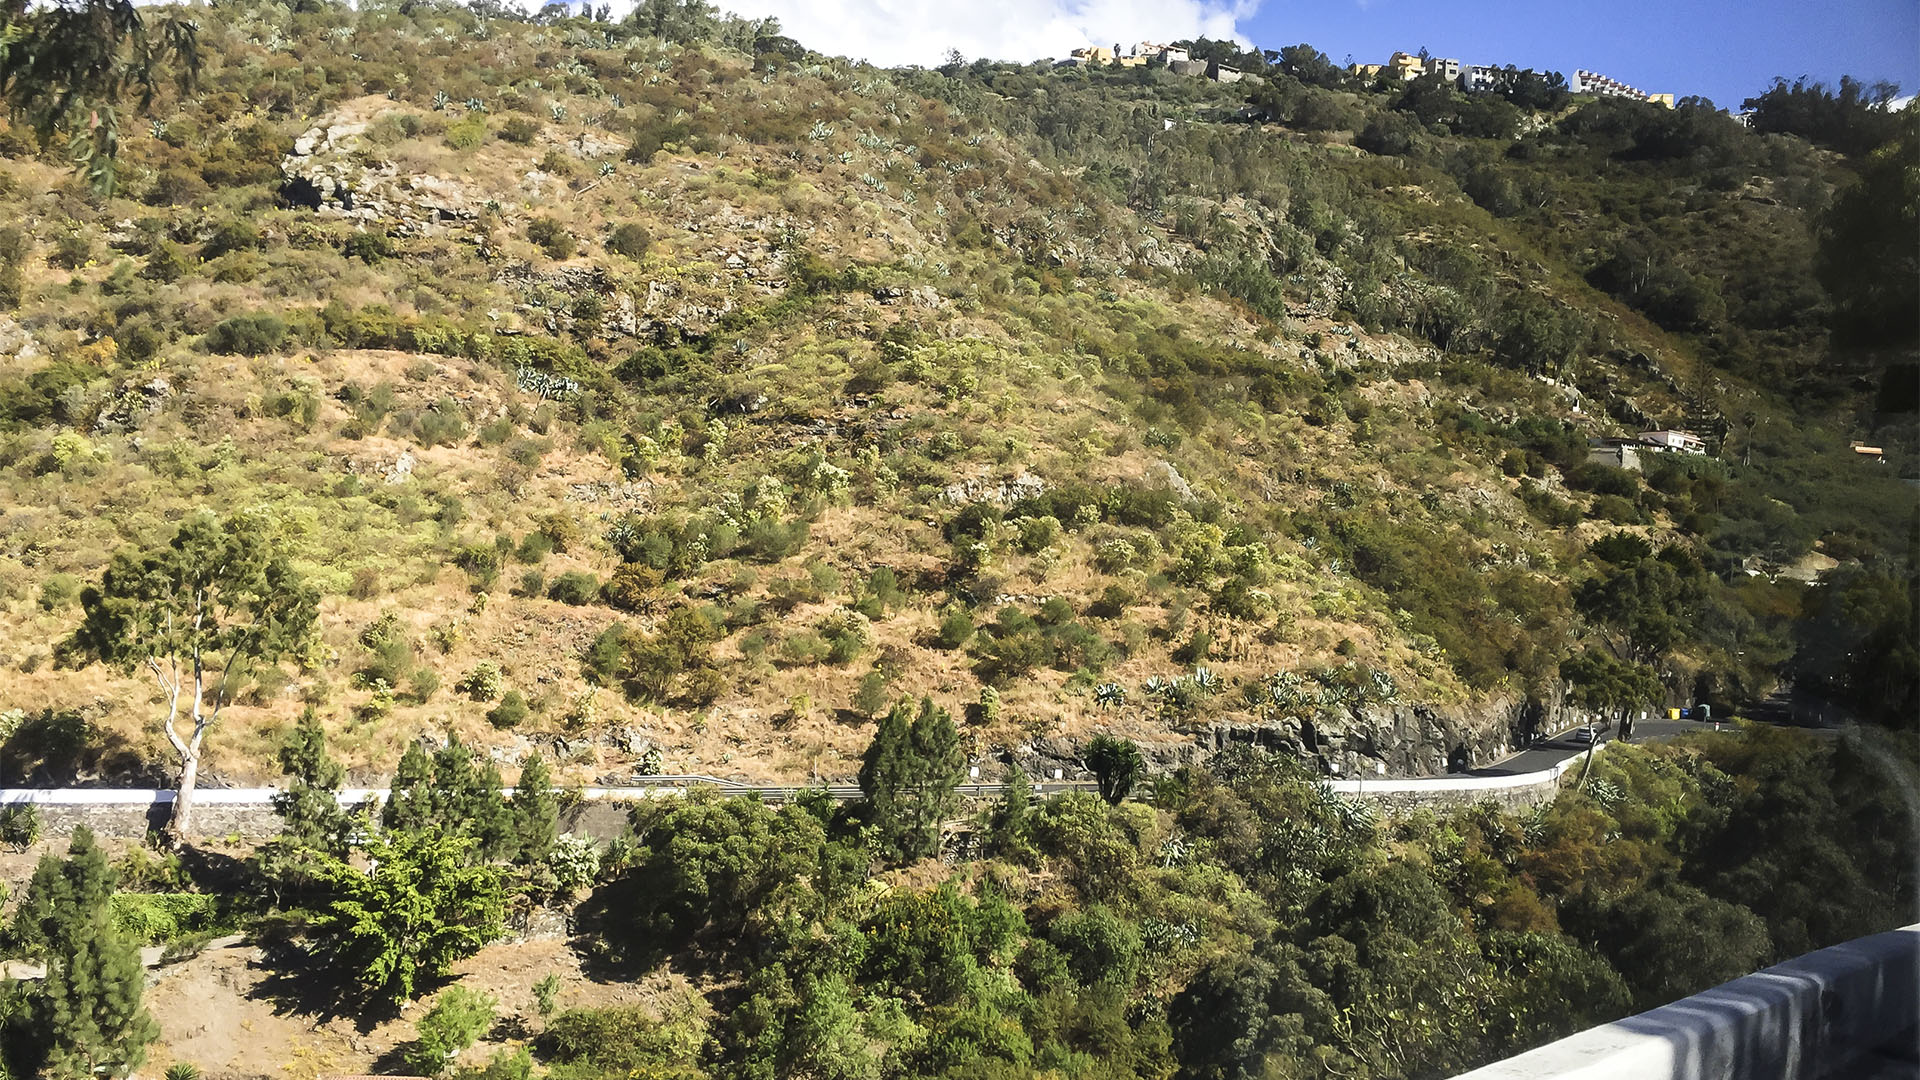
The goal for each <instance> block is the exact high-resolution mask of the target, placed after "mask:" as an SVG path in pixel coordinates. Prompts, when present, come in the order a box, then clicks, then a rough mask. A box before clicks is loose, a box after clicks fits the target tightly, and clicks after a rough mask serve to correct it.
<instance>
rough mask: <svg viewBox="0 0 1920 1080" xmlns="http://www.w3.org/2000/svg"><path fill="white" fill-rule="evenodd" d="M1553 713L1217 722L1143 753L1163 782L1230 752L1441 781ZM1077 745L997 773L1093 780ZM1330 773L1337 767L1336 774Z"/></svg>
mask: <svg viewBox="0 0 1920 1080" xmlns="http://www.w3.org/2000/svg"><path fill="white" fill-rule="evenodd" d="M1572 722H1573V718H1572V715H1571V714H1570V713H1567V712H1566V710H1565V709H1564V707H1563V706H1561V705H1559V704H1557V703H1550V704H1542V703H1539V702H1530V701H1526V700H1524V699H1518V698H1508V697H1498V698H1493V699H1490V700H1488V701H1484V702H1480V703H1478V704H1473V705H1463V706H1447V707H1440V706H1433V705H1391V706H1363V707H1358V708H1348V709H1325V710H1321V711H1320V712H1318V713H1316V714H1315V715H1313V716H1312V717H1295V718H1288V719H1282V720H1251V719H1249V720H1222V721H1218V722H1216V723H1213V724H1210V725H1208V726H1207V727H1206V728H1205V729H1204V730H1202V731H1200V732H1198V733H1196V734H1194V735H1193V736H1192V737H1191V739H1190V740H1186V741H1181V740H1177V739H1169V740H1165V741H1162V742H1157V743H1145V742H1143V743H1141V744H1140V751H1141V754H1142V755H1143V756H1144V757H1145V758H1146V762H1147V771H1148V772H1150V773H1166V772H1171V771H1173V770H1175V769H1177V768H1179V767H1180V766H1182V765H1190V764H1194V763H1196V762H1199V761H1201V760H1203V759H1205V758H1206V757H1207V756H1209V755H1211V754H1215V753H1219V752H1220V751H1222V750H1226V749H1228V748H1230V747H1234V746H1250V747H1254V748H1257V749H1262V750H1266V751H1268V752H1270V753H1276V754H1286V755H1289V756H1292V757H1296V758H1299V759H1300V760H1301V761H1303V762H1305V763H1306V764H1307V765H1308V766H1309V767H1310V768H1311V769H1312V770H1313V771H1314V772H1315V773H1317V774H1319V775H1322V776H1333V775H1340V776H1347V777H1355V776H1365V777H1371V776H1374V775H1376V774H1377V772H1378V767H1379V766H1381V765H1384V766H1386V775H1388V776H1392V777H1400V778H1405V777H1421V776H1442V775H1445V774H1447V773H1454V772H1463V771H1466V770H1468V769H1477V768H1481V767H1483V766H1486V765H1489V764H1492V763H1493V762H1495V761H1498V760H1500V759H1501V758H1503V757H1505V756H1506V755H1507V754H1508V753H1510V752H1511V751H1512V750H1514V749H1515V748H1516V747H1518V746H1520V745H1522V744H1524V742H1525V741H1526V740H1527V738H1528V737H1529V735H1531V734H1532V733H1534V732H1542V733H1544V732H1549V731H1554V730H1557V729H1559V728H1560V727H1563V726H1565V725H1566V724H1569V723H1572ZM1084 750H1085V746H1084V743H1083V742H1081V741H1080V740H1074V739H1066V738H1049V739H1036V740H1034V741H1033V742H1031V743H1028V744H1026V745H1023V746H1016V747H1012V748H1009V749H1005V750H1003V751H1001V752H1000V753H999V754H998V755H997V756H998V757H999V759H1000V761H1001V763H1002V764H1004V765H1007V766H1017V767H1019V768H1021V769H1023V770H1025V771H1026V772H1027V774H1028V775H1029V776H1033V777H1037V778H1040V779H1043V780H1044V779H1052V778H1053V777H1054V774H1055V773H1056V772H1058V773H1059V774H1060V778H1061V779H1065V780H1084V779H1087V778H1088V777H1089V776H1091V773H1089V772H1088V770H1087V767H1086V763H1085V757H1084ZM1336 766H1337V767H1338V768H1337V769H1336Z"/></svg>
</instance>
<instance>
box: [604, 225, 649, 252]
mask: <svg viewBox="0 0 1920 1080" xmlns="http://www.w3.org/2000/svg"><path fill="white" fill-rule="evenodd" d="M652 246H653V234H652V233H650V232H648V231H647V230H646V229H645V228H643V227H641V226H640V225H637V224H635V223H633V222H631V221H627V222H622V223H621V224H619V225H616V226H614V230H613V232H612V233H611V234H609V235H608V236H607V250H608V251H611V252H613V253H614V254H615V255H625V256H626V257H627V258H629V259H638V258H640V257H641V256H643V255H645V254H646V253H647V249H648V248H650V247H652Z"/></svg>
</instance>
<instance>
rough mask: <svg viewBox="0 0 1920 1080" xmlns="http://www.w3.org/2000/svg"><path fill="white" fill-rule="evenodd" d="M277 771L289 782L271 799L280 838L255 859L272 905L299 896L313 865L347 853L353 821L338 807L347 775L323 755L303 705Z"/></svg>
mask: <svg viewBox="0 0 1920 1080" xmlns="http://www.w3.org/2000/svg"><path fill="white" fill-rule="evenodd" d="M280 767H281V768H282V769H284V770H285V771H286V773H287V775H288V776H289V777H290V778H291V780H290V782H289V783H288V784H287V789H286V790H285V791H282V792H280V793H279V794H277V795H275V796H274V797H273V812H274V813H275V814H278V815H279V816H280V820H281V830H280V835H279V836H277V837H275V838H274V839H273V840H272V841H271V842H269V843H267V844H266V845H265V846H263V847H262V848H261V849H260V851H259V853H258V855H257V856H256V857H255V865H256V866H257V867H258V868H259V871H260V874H261V876H262V877H263V878H265V879H266V880H267V881H268V882H270V883H272V885H273V887H274V891H275V893H276V902H277V901H278V900H279V899H280V898H281V897H282V896H283V895H284V894H285V893H286V892H289V891H292V892H300V891H304V890H305V889H307V888H309V887H310V886H311V885H312V881H313V870H314V864H315V860H316V859H317V858H318V857H319V856H322V855H326V856H332V857H335V858H338V857H341V856H344V855H345V854H346V853H347V833H348V830H349V828H350V827H351V826H352V817H351V815H349V814H348V812H347V810H346V808H345V807H343V806H341V805H340V797H339V795H340V785H341V783H342V782H343V781H345V779H346V775H347V771H346V769H345V768H344V767H343V766H342V765H341V764H340V763H339V762H338V761H335V760H334V759H333V758H332V757H331V756H329V755H328V754H327V734H326V731H325V730H324V729H322V728H321V726H320V717H319V713H318V712H317V711H316V710H315V709H314V708H313V707H312V706H308V707H307V710H306V711H305V712H304V713H302V714H301V716H300V723H299V724H298V725H296V726H295V727H294V729H293V733H292V734H291V735H289V736H288V737H287V741H286V743H285V744H284V745H282V746H281V747H280Z"/></svg>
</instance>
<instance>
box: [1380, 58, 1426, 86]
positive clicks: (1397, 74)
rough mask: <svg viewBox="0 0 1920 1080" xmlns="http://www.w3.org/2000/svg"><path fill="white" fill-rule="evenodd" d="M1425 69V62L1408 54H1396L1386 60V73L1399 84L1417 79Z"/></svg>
mask: <svg viewBox="0 0 1920 1080" xmlns="http://www.w3.org/2000/svg"><path fill="white" fill-rule="evenodd" d="M1425 67H1426V63H1425V61H1423V60H1421V59H1420V58H1419V57H1417V56H1412V55H1410V54H1408V53H1403V52H1397V53H1394V54H1393V55H1392V56H1390V57H1388V58H1387V71H1388V72H1389V73H1390V74H1391V75H1392V77H1393V78H1396V79H1398V80H1400V81H1401V82H1412V81H1413V80H1415V79H1417V78H1419V77H1420V75H1421V74H1422V72H1423V71H1424V69H1425Z"/></svg>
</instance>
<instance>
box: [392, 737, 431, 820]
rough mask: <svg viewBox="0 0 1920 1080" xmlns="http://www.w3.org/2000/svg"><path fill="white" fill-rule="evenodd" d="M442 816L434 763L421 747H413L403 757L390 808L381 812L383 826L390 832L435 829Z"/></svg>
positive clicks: (394, 781)
mask: <svg viewBox="0 0 1920 1080" xmlns="http://www.w3.org/2000/svg"><path fill="white" fill-rule="evenodd" d="M438 812H439V808H438V807H437V806H436V805H435V797H434V790H433V759H432V758H430V757H428V756H427V751H426V749H425V748H424V747H422V746H421V745H420V744H419V743H417V742H416V743H409V744H407V749H406V752H405V753H403V754H401V755H400V767H399V769H398V770H396V771H395V772H394V775H393V789H392V790H391V791H389V792H388V793H387V805H386V806H384V807H382V808H381V810H380V825H381V827H382V828H385V829H389V830H406V831H417V830H419V829H425V828H431V827H432V826H433V823H434V818H435V816H436V815H437V814H438Z"/></svg>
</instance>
